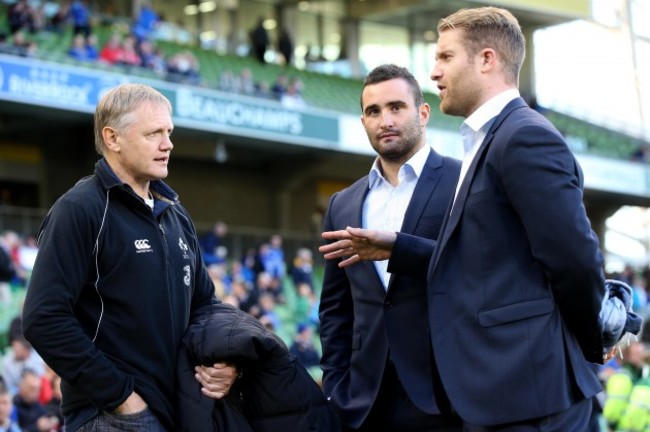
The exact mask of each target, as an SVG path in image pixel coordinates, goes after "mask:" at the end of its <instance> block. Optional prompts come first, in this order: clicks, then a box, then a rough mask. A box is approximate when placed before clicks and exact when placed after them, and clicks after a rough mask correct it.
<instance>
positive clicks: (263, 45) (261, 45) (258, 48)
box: [251, 16, 269, 64]
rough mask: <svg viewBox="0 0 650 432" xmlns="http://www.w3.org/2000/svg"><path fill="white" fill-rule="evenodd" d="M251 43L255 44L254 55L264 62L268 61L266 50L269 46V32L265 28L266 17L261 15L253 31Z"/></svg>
mask: <svg viewBox="0 0 650 432" xmlns="http://www.w3.org/2000/svg"><path fill="white" fill-rule="evenodd" d="M251 44H252V45H253V55H255V58H256V59H257V60H258V61H259V62H260V63H262V64H265V63H266V58H265V54H266V50H267V48H268V46H269V34H268V33H267V31H266V29H265V28H264V17H262V16H261V17H259V19H258V20H257V25H256V26H255V28H254V29H253V30H252V31H251Z"/></svg>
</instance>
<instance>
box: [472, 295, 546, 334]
mask: <svg viewBox="0 0 650 432" xmlns="http://www.w3.org/2000/svg"><path fill="white" fill-rule="evenodd" d="M553 309H555V302H554V301H553V299H551V298H549V297H545V298H540V299H533V300H525V301H520V302H517V303H511V304H508V305H505V306H498V307H492V308H488V309H482V310H480V311H479V313H478V322H479V324H480V325H481V326H483V327H492V326H497V325H501V324H506V323H510V322H514V321H520V320H523V319H527V318H533V317H536V316H540V315H546V314H549V313H551V312H552V311H553Z"/></svg>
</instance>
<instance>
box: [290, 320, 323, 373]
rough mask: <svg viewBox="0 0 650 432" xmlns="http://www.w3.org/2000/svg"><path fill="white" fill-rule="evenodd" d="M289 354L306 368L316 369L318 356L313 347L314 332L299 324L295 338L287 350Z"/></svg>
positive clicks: (306, 325)
mask: <svg viewBox="0 0 650 432" xmlns="http://www.w3.org/2000/svg"><path fill="white" fill-rule="evenodd" d="M289 352H290V353H291V354H292V355H293V356H295V357H296V358H297V359H298V362H300V364H301V365H303V366H304V367H306V368H313V367H318V365H319V364H320V354H319V353H318V351H317V350H316V347H315V346H314V332H313V330H312V328H311V327H310V326H309V325H308V324H304V323H300V324H298V326H297V331H296V336H295V337H294V339H293V343H292V344H291V347H290V348H289Z"/></svg>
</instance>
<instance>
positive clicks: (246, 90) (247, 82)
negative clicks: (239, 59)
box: [237, 68, 256, 96]
mask: <svg viewBox="0 0 650 432" xmlns="http://www.w3.org/2000/svg"><path fill="white" fill-rule="evenodd" d="M255 92H256V85H255V80H254V79H253V73H252V72H251V70H250V69H248V68H243V69H242V70H241V71H240V72H239V78H238V79H237V93H240V94H244V95H249V96H254V95H255Z"/></svg>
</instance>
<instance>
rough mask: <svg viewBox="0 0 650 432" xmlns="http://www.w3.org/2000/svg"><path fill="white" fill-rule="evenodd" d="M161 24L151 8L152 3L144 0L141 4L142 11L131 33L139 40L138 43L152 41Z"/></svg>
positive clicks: (134, 22)
mask: <svg viewBox="0 0 650 432" xmlns="http://www.w3.org/2000/svg"><path fill="white" fill-rule="evenodd" d="M159 22H160V17H159V16H158V14H157V13H156V11H155V10H154V9H153V7H152V6H151V2H150V1H148V0H143V1H142V2H141V3H140V10H139V11H138V14H137V16H136V17H135V19H134V21H133V27H132V29H131V32H132V33H133V35H134V36H135V37H136V39H137V40H138V43H141V42H142V41H145V40H151V39H152V37H153V35H154V33H155V32H156V28H157V27H158V23H159Z"/></svg>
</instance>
